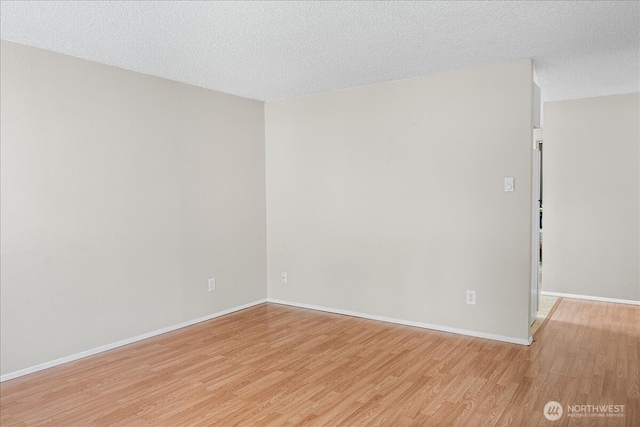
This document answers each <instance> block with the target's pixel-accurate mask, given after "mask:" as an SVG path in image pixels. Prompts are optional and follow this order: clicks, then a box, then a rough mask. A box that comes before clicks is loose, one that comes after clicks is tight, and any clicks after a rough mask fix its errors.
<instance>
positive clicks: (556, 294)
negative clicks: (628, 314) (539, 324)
mask: <svg viewBox="0 0 640 427" xmlns="http://www.w3.org/2000/svg"><path fill="white" fill-rule="evenodd" d="M540 293H541V294H542V295H547V296H550V297H560V298H575V299H586V300H589V301H600V302H614V303H616V304H631V305H640V301H634V300H631V299H617V298H605V297H592V296H590V295H575V294H563V293H560V292H548V291H542V292H540Z"/></svg>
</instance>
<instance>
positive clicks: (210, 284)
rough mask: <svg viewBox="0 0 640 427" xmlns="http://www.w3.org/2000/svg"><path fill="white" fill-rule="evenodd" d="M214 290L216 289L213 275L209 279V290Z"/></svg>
mask: <svg viewBox="0 0 640 427" xmlns="http://www.w3.org/2000/svg"><path fill="white" fill-rule="evenodd" d="M215 290H216V279H215V277H214V278H211V279H209V292H211V291H215Z"/></svg>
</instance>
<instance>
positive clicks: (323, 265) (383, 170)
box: [265, 60, 533, 340]
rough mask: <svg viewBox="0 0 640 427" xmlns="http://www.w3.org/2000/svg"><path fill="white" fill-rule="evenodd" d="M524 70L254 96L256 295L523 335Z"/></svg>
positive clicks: (526, 232)
mask: <svg viewBox="0 0 640 427" xmlns="http://www.w3.org/2000/svg"><path fill="white" fill-rule="evenodd" d="M532 77H533V76H532V64H531V61H528V60H527V61H521V62H517V63H511V64H502V65H497V66H491V67H484V68H478V69H473V70H467V71H461V72H456V73H450V74H443V75H438V76H430V77H422V78H416V79H411V80H404V81H398V82H391V83H382V84H376V85H372V86H367V87H361V88H355V89H348V90H342V91H337V92H331V93H326V94H320V95H313V96H308V97H302V98H297V99H292V100H285V101H278V102H269V103H267V104H266V107H265V113H266V121H265V122H266V162H267V265H268V280H267V283H268V292H269V297H270V298H274V299H279V300H286V301H289V302H294V303H300V304H310V305H317V306H324V307H328V308H333V309H341V310H350V311H355V312H360V313H364V314H369V315H376V316H386V317H391V318H396V319H400V320H406V321H413V322H423V323H429V324H435V325H439V326H444V327H449V328H458V329H463V330H467V331H474V332H481V333H485V334H494V335H500V336H503V337H508V338H513V339H517V340H526V339H528V337H529V322H528V316H529V315H528V313H529V299H530V259H531V258H530V257H531V243H530V242H531V219H532V218H531V217H532V215H531V158H532V149H531V147H532V143H531V141H532V139H531V138H532ZM506 176H513V177H515V183H516V184H515V185H516V191H515V192H504V185H503V179H504V177H506ZM281 272H287V273H288V283H286V284H283V283H281V280H280V273H281ZM467 289H470V290H475V291H476V293H477V303H476V305H467V304H466V302H465V294H466V290H467Z"/></svg>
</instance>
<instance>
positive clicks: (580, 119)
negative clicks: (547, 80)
mask: <svg viewBox="0 0 640 427" xmlns="http://www.w3.org/2000/svg"><path fill="white" fill-rule="evenodd" d="M543 226H544V248H543V266H544V267H543V280H542V283H543V289H544V290H545V291H551V292H559V293H567V294H575V295H582V296H593V297H604V298H615V299H624V300H633V301H640V249H639V245H640V94H638V93H634V94H629V95H615V96H606V97H600V98H589V99H580V100H574V101H562V102H552V103H547V104H546V105H545V129H544V224H543Z"/></svg>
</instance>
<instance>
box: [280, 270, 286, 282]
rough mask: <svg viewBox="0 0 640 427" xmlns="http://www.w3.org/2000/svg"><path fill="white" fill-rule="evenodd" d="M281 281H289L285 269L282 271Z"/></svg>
mask: <svg viewBox="0 0 640 427" xmlns="http://www.w3.org/2000/svg"><path fill="white" fill-rule="evenodd" d="M280 281H281V282H282V283H287V273H285V272H284V271H283V272H282V276H280Z"/></svg>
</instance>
